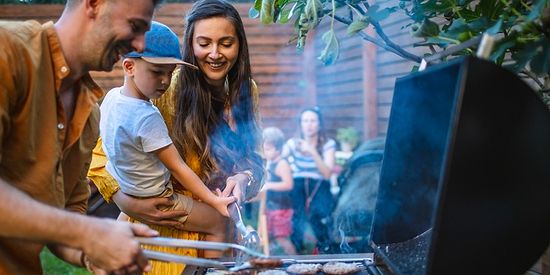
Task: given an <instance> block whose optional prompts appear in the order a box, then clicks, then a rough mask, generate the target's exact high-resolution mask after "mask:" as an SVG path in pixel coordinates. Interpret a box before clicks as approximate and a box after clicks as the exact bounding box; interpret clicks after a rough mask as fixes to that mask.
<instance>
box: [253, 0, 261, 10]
mask: <svg viewBox="0 0 550 275" xmlns="http://www.w3.org/2000/svg"><path fill="white" fill-rule="evenodd" d="M254 9H255V10H257V11H260V10H261V9H262V0H254Z"/></svg>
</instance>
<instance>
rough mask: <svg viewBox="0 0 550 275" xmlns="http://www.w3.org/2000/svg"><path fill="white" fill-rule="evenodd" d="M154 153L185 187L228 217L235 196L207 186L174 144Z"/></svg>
mask: <svg viewBox="0 0 550 275" xmlns="http://www.w3.org/2000/svg"><path fill="white" fill-rule="evenodd" d="M154 153H156V154H157V156H158V158H159V160H160V161H161V162H162V163H163V164H164V166H166V168H167V169H168V170H169V171H170V173H171V174H172V176H174V177H175V178H176V179H177V180H178V182H179V183H181V185H183V187H185V188H186V189H187V190H189V191H191V193H193V194H194V195H196V196H198V197H199V198H200V199H201V200H202V201H203V202H205V203H207V204H209V205H211V206H212V207H214V208H215V209H216V210H218V211H219V212H220V213H221V214H222V215H224V216H226V217H228V216H229V212H228V211H227V205H228V204H230V203H232V202H233V201H235V198H234V197H219V196H216V195H214V193H212V191H210V190H209V189H208V188H206V185H204V183H203V182H202V181H201V179H200V178H199V177H198V176H197V175H196V174H195V173H194V172H193V170H191V168H189V166H187V164H186V163H185V162H184V161H183V159H182V158H181V157H180V155H179V153H178V150H177V149H176V147H175V146H174V144H170V145H168V146H165V147H163V148H160V149H158V150H156V151H154ZM219 193H221V191H220V192H219Z"/></svg>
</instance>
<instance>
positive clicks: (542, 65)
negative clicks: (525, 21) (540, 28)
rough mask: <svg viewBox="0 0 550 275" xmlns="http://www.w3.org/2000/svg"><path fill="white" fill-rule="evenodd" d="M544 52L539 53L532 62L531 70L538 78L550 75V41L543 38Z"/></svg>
mask: <svg viewBox="0 0 550 275" xmlns="http://www.w3.org/2000/svg"><path fill="white" fill-rule="evenodd" d="M541 41H542V43H541V44H542V50H541V51H537V54H536V55H535V56H533V59H532V60H531V63H530V65H531V70H533V72H534V73H536V74H537V75H538V76H546V75H548V73H550V40H549V39H547V38H541Z"/></svg>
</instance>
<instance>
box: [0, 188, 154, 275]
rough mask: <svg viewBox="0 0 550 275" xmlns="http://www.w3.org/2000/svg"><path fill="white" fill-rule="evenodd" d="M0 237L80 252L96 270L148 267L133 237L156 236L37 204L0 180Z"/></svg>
mask: <svg viewBox="0 0 550 275" xmlns="http://www.w3.org/2000/svg"><path fill="white" fill-rule="evenodd" d="M0 213H1V214H2V222H1V224H0V225H1V226H0V236H2V237H7V238H18V239H24V240H31V241H40V242H44V243H56V244H60V245H64V246H67V247H72V248H74V249H78V250H82V251H84V253H86V255H88V257H89V258H90V260H91V261H92V262H93V263H94V264H95V265H97V266H99V267H101V268H104V269H106V270H120V269H122V268H124V267H126V266H132V265H134V264H137V265H138V266H139V267H140V268H141V269H145V268H146V267H147V266H148V262H147V258H145V256H143V254H142V252H141V249H140V246H139V243H138V242H137V241H136V240H135V238H134V237H135V236H156V235H158V233H157V232H156V231H154V230H151V229H149V228H148V227H147V226H145V225H141V224H129V223H123V222H117V221H114V220H109V219H99V218H93V217H86V216H84V215H79V214H76V213H71V212H69V211H65V210H61V209H57V208H55V207H52V206H49V205H46V204H43V203H40V202H38V201H36V200H34V199H32V198H31V197H29V196H28V195H26V194H25V193H23V192H21V191H19V190H18V189H16V188H14V187H13V186H11V185H10V184H9V183H7V182H6V181H4V180H2V179H0Z"/></svg>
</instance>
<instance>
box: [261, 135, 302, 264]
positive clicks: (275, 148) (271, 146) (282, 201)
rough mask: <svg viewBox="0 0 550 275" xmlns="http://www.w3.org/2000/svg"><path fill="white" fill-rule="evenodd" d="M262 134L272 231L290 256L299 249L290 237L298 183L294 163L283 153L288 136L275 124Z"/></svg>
mask: <svg viewBox="0 0 550 275" xmlns="http://www.w3.org/2000/svg"><path fill="white" fill-rule="evenodd" d="M262 136H263V152H264V157H265V159H266V160H267V162H266V171H267V180H266V183H265V185H264V186H263V189H262V191H265V192H266V211H265V212H266V217H267V228H268V232H269V235H270V236H272V237H274V238H275V240H276V241H277V243H278V244H279V246H281V248H282V249H283V250H284V252H285V254H286V255H295V254H296V249H295V248H294V245H293V244H292V242H291V241H290V239H289V237H290V234H291V233H292V225H291V222H292V215H293V210H292V202H291V196H290V195H289V191H290V190H292V188H293V186H294V184H293V180H292V171H291V169H290V165H289V164H288V162H287V161H286V159H284V158H282V156H281V152H282V149H283V145H284V144H285V137H284V134H283V132H282V131H281V130H280V129H279V128H275V127H268V128H265V129H264V131H263V133H262Z"/></svg>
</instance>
